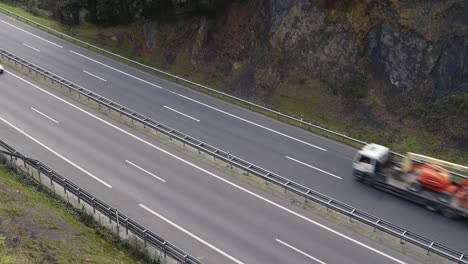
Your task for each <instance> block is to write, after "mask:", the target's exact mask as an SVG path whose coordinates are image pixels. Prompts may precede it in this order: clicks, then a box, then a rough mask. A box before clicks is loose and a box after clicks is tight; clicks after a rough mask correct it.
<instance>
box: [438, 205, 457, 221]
mask: <svg viewBox="0 0 468 264" xmlns="http://www.w3.org/2000/svg"><path fill="white" fill-rule="evenodd" d="M440 212H441V213H442V215H443V216H445V217H447V218H450V219H457V218H458V217H459V215H458V214H457V212H456V211H455V210H453V209H450V208H442V210H440Z"/></svg>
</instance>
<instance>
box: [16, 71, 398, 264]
mask: <svg viewBox="0 0 468 264" xmlns="http://www.w3.org/2000/svg"><path fill="white" fill-rule="evenodd" d="M9 73H10V74H11V75H13V76H15V77H16V78H18V79H20V80H22V81H24V82H26V83H28V84H30V85H31V86H33V87H34V88H36V89H38V90H40V91H42V92H44V93H46V94H48V95H50V96H52V97H54V98H55V99H57V100H59V101H61V102H63V103H65V104H67V105H69V106H71V107H73V108H75V109H76V110H78V111H81V112H82V113H84V114H87V115H88V116H90V117H93V118H94V119H96V120H98V121H101V122H103V123H104V124H106V125H108V126H110V127H113V128H114V129H116V130H118V131H120V132H122V133H124V134H126V135H128V136H130V137H132V138H134V139H135V140H137V141H140V142H142V143H143V144H146V145H148V146H150V147H152V148H154V149H156V150H159V151H161V152H162V153H165V154H166V155H168V156H170V157H173V158H174V159H177V160H179V161H180V162H182V163H185V164H187V165H188V166H191V167H193V168H195V169H198V170H199V171H202V172H204V173H206V174H208V175H210V176H212V177H213V178H216V179H218V180H220V181H222V182H224V183H226V184H228V185H231V186H233V187H235V188H237V189H239V190H241V191H244V192H246V193H248V194H250V195H252V196H254V197H256V198H258V199H260V200H262V201H264V202H266V203H269V204H270V205H273V206H275V207H277V208H279V209H282V210H284V211H286V212H288V213H290V214H292V215H295V216H297V217H299V218H301V219H303V220H304V221H307V222H309V223H311V224H313V225H316V226H318V227H320V228H322V229H325V230H327V231H329V232H331V233H333V234H335V235H337V236H339V237H341V238H344V239H346V240H348V241H350V242H353V243H355V244H357V245H359V246H361V247H363V248H366V249H368V250H370V251H372V252H374V253H377V254H379V255H381V256H383V257H386V258H388V259H391V260H393V261H395V262H397V263H400V264H406V262H403V261H401V260H399V259H397V258H395V257H392V256H390V255H388V254H387V253H384V252H382V251H380V250H378V249H375V248H373V247H371V246H368V245H366V244H364V243H362V242H360V241H358V240H356V239H354V238H351V237H349V236H347V235H345V234H342V233H340V232H338V231H336V230H334V229H332V228H330V227H327V226H325V225H323V224H320V223H319V222H317V221H314V220H312V219H310V218H307V217H305V216H303V215H301V214H299V213H297V212H295V211H293V210H291V209H289V208H286V207H284V206H282V205H280V204H277V203H275V202H273V201H270V200H268V199H267V198H264V197H263V196H261V195H259V194H256V193H254V192H252V191H249V190H248V189H246V188H244V187H242V186H240V185H237V184H235V183H233V182H230V181H228V180H226V179H224V178H222V177H221V176H218V175H216V174H214V173H212V172H210V171H208V170H205V169H203V168H202V167H199V166H197V165H195V164H193V163H191V162H189V161H187V160H184V159H183V158H181V157H179V156H176V155H175V154H172V153H170V152H169V151H167V150H164V149H162V148H160V147H158V146H156V145H154V144H152V143H150V142H148V141H146V140H144V139H142V138H139V137H137V136H135V135H133V134H132V133H130V132H128V131H126V130H124V129H122V128H120V127H118V126H116V125H114V124H112V123H110V122H108V121H106V120H104V119H102V118H100V117H98V116H96V115H94V114H92V113H90V112H88V111H86V110H84V109H81V108H79V107H78V106H76V105H74V104H72V103H70V102H68V101H66V100H64V99H62V98H60V97H58V96H57V95H55V94H52V93H50V92H48V91H46V90H44V89H42V88H40V87H39V86H37V85H35V84H33V83H31V82H29V81H27V80H24V79H22V78H21V77H19V76H16V75H15V74H13V73H11V72H9Z"/></svg>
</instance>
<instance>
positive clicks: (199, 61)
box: [103, 0, 468, 145]
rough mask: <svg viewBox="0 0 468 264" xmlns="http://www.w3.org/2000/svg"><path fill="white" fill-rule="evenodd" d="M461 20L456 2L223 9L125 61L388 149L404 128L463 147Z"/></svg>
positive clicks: (465, 39)
mask: <svg viewBox="0 0 468 264" xmlns="http://www.w3.org/2000/svg"><path fill="white" fill-rule="evenodd" d="M467 14H468V0H427V1H421V0H402V1H397V0H379V1H375V0H346V1H345V0H330V1H325V0H281V1H278V0H249V1H247V0H244V1H234V2H233V4H232V5H231V6H230V7H229V8H228V9H226V10H224V11H223V12H221V13H219V14H218V15H217V16H216V17H214V18H205V17H194V16H190V15H180V16H179V17H178V18H177V19H176V20H175V21H170V22H167V23H152V24H146V25H145V26H144V30H142V33H141V35H143V36H142V38H144V39H145V41H144V42H145V44H146V45H144V46H145V48H137V49H135V50H134V54H135V55H138V56H142V57H143V58H145V59H146V60H147V63H156V64H157V65H158V66H160V67H167V68H168V69H169V70H171V69H173V70H175V72H176V73H179V74H184V73H187V74H186V75H185V76H186V77H192V78H195V80H197V81H208V82H210V81H211V82H212V83H215V84H218V86H219V88H220V89H223V90H225V91H229V92H230V93H233V94H237V95H240V96H244V97H246V98H249V99H251V100H254V101H256V102H260V103H262V104H266V105H268V106H270V107H275V108H277V109H279V110H281V111H289V112H290V113H291V114H296V115H298V116H299V115H300V114H304V115H305V116H306V117H307V116H308V117H311V118H315V119H313V120H315V121H317V120H319V121H324V122H325V123H327V120H328V121H330V122H332V121H333V120H335V121H336V120H340V122H343V123H344V126H346V127H347V128H349V129H355V128H359V127H363V126H365V127H368V128H370V129H380V130H381V131H383V132H382V133H381V134H380V136H381V138H387V140H389V141H398V140H400V132H401V130H402V129H403V128H405V127H406V126H408V125H409V124H410V125H415V124H418V123H419V124H420V125H419V126H421V127H423V129H426V128H428V130H429V131H432V132H433V133H440V132H441V130H440V128H441V127H442V128H444V126H448V125H450V126H453V125H454V124H455V125H456V127H457V128H456V129H455V130H454V129H446V130H444V131H442V132H444V133H445V132H447V131H449V132H447V135H448V137H450V138H453V139H456V142H465V144H467V145H468V143H466V142H468V132H467V131H468V95H465V94H467V93H468V15H467ZM119 34H120V35H123V34H124V33H122V32H117V33H115V35H116V36H112V37H114V38H115V37H117V39H119V36H120V35H119ZM136 35H138V34H136ZM107 38H110V36H107ZM135 38H138V36H137V37H134V38H133V39H135ZM103 39H106V36H104V37H103ZM125 41H126V40H125V38H122V39H119V41H117V42H125ZM110 42H112V41H110ZM124 45H129V44H128V43H124ZM133 46H134V47H138V45H133ZM140 46H141V45H140ZM181 67H182V68H183V69H184V70H181V71H179V72H177V69H179V70H180V68H181ZM197 76H198V77H197ZM219 80H222V81H219ZM447 98H448V99H447ZM434 107H438V108H439V109H442V108H443V109H445V110H444V111H443V112H445V113H453V115H452V114H450V116H448V118H447V116H444V113H443V112H442V111H438V112H437V111H435V112H434V111H432V110H433V109H434ZM431 111H432V112H431ZM434 115H437V117H436V118H433V116H434ZM451 116H453V119H450V118H451ZM330 117H332V118H330ZM428 120H429V121H430V122H434V123H433V124H432V123H430V122H429V121H428ZM434 120H436V121H434ZM444 120H449V121H444ZM428 125H429V126H428ZM416 126H418V125H416ZM442 130H443V129H442ZM389 131H390V132H389ZM450 131H452V132H450ZM453 131H457V132H453ZM389 134H391V135H389ZM356 136H359V135H356ZM379 139H380V138H379Z"/></svg>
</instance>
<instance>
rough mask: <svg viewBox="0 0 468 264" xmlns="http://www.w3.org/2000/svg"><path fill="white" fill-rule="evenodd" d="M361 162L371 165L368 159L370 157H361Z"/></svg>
mask: <svg viewBox="0 0 468 264" xmlns="http://www.w3.org/2000/svg"><path fill="white" fill-rule="evenodd" d="M359 162H361V163H366V164H370V163H371V160H370V158H368V157H366V156H361V157H360V158H359Z"/></svg>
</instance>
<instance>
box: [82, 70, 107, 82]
mask: <svg viewBox="0 0 468 264" xmlns="http://www.w3.org/2000/svg"><path fill="white" fill-rule="evenodd" d="M83 72H84V73H86V74H89V75H91V76H93V77H94V78H97V79H99V80H101V81H104V82H107V80H106V79H104V78H101V77H99V76H97V75H94V74H92V73H90V72H87V71H85V70H83Z"/></svg>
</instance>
